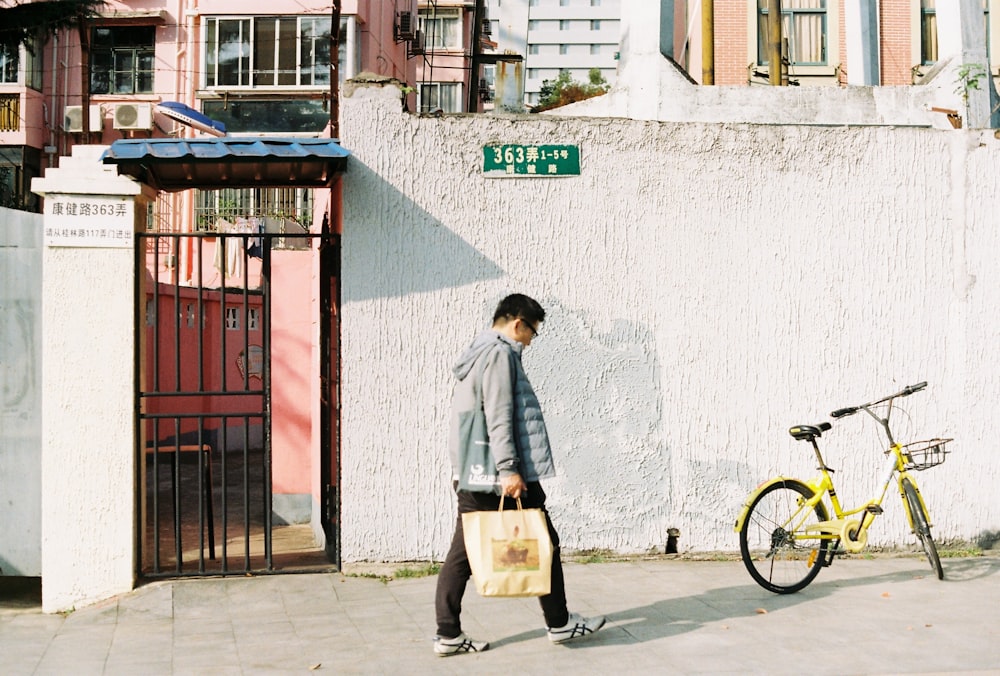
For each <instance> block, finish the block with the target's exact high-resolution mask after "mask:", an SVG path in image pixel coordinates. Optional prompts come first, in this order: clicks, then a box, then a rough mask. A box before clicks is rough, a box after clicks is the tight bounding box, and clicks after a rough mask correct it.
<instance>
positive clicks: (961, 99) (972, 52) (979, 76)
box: [937, 0, 997, 129]
mask: <svg viewBox="0 0 1000 676" xmlns="http://www.w3.org/2000/svg"><path fill="white" fill-rule="evenodd" d="M937 32H938V61H939V62H946V61H950V63H949V66H948V72H947V73H946V74H945V77H946V78H947V80H949V81H950V82H944V83H943V87H944V86H947V85H948V84H951V86H952V90H953V91H952V96H953V97H954V103H953V105H954V106H955V108H957V109H958V110H959V114H960V115H962V118H963V125H962V126H963V127H965V128H967V129H982V128H985V127H991V126H995V125H994V124H993V123H991V118H994V116H993V115H992V114H991V109H992V106H991V101H993V102H994V103H993V105H996V104H995V101H996V99H997V94H996V88H995V87H994V86H993V78H992V77H991V76H990V64H989V60H988V59H987V56H986V24H985V21H984V19H983V6H982V1H981V0H950V1H949V2H939V3H937ZM939 77H940V76H939ZM955 90H957V93H956V91H955ZM994 119H995V118H994Z"/></svg>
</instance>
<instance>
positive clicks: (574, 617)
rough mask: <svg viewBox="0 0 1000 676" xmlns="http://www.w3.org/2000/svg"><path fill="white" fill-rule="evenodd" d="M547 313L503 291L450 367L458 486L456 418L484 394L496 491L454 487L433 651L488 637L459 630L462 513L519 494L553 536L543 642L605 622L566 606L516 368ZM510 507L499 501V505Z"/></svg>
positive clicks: (540, 451) (535, 431) (540, 443)
mask: <svg viewBox="0 0 1000 676" xmlns="http://www.w3.org/2000/svg"><path fill="white" fill-rule="evenodd" d="M544 320H545V310H544V309H543V308H542V306H541V305H539V304H538V302H537V301H535V300H534V299H532V298H529V297H528V296H525V295H522V294H513V295H510V296H507V297H506V298H504V299H503V300H502V301H500V304H499V305H498V306H497V309H496V312H495V313H494V314H493V326H492V327H491V328H489V329H486V330H485V331H483V332H482V333H480V334H479V335H478V336H476V338H475V339H474V340H473V341H472V344H471V345H470V346H469V347H467V348H466V349H465V351H464V352H463V353H462V354H461V356H460V357H459V359H458V363H457V364H456V365H455V367H454V368H453V373H454V374H455V377H456V378H457V379H458V382H457V383H456V384H455V390H454V394H453V396H452V409H451V437H450V444H449V445H450V454H451V466H452V476H453V477H454V478H455V481H454V484H455V488H456V490H457V489H458V482H457V477H458V474H459V468H460V467H461V458H460V457H459V453H460V443H459V438H458V437H459V434H458V430H459V421H460V419H461V418H462V415H463V413H464V414H469V413H470V412H471V411H472V409H473V408H474V406H475V405H476V402H477V399H478V398H477V396H476V395H477V392H479V391H481V392H482V402H483V411H484V413H485V415H486V427H487V429H488V431H489V439H490V451H491V452H492V453H493V458H494V460H495V461H496V471H497V475H498V476H499V482H500V486H499V488H500V495H497V494H496V493H493V492H490V493H480V492H473V491H465V490H457V495H458V519H457V522H456V525H455V535H454V537H453V538H452V541H451V548H450V549H449V551H448V555H447V557H446V558H445V561H444V564H443V565H442V566H441V572H440V573H439V575H438V582H437V594H436V598H435V607H436V612H437V637H436V638H435V640H434V652H435V653H437V654H438V655H441V656H448V655H457V654H459V653H466V652H482V651H484V650H487V649H488V648H489V647H490V644H489V643H487V642H486V641H478V640H475V639H472V638H470V637H469V636H467V635H466V634H465V633H464V632H463V631H462V625H461V620H460V617H459V616H460V614H461V612H462V596H463V595H464V594H465V587H466V583H467V582H468V580H469V577H470V576H471V574H472V571H471V568H470V567H469V558H468V556H467V554H466V551H465V537H464V533H463V531H462V514H464V513H466V512H474V511H488V510H493V511H495V510H496V509H497V508H498V507H499V506H500V500H502V499H504V500H507V502H508V503H510V505H509V506H511V507H516V506H515V505H514V504H513V498H521V504H522V506H523V507H524V508H526V509H531V508H537V509H541V510H542V513H543V514H545V520H546V523H547V524H548V529H549V536H550V537H551V538H552V548H553V552H552V586H551V591H550V593H549V594H547V595H545V596H542V597H539V602H540V603H541V606H542V614H543V615H544V617H545V625H546V627H547V630H548V637H549V640H550V641H552V642H553V643H562V642H563V641H568V640H569V639H573V638H577V637H579V636H585V635H587V634H592V633H593V632H595V631H597V630H599V629H600V628H601V627H603V626H604V618H603V617H594V618H584V617H581V616H580V615H578V614H577V613H571V612H569V611H568V609H567V607H566V590H565V586H564V583H563V570H562V561H561V560H560V557H559V536H558V534H557V533H556V531H555V528H553V526H552V520H551V519H550V518H549V513H548V511H546V509H545V492H544V491H543V490H542V485H541V483H540V480H541V479H545V478H548V477H551V476H555V466H554V464H553V462H552V449H551V448H550V446H549V437H548V432H547V431H546V429H545V420H544V419H543V418H542V409H541V406H540V405H539V403H538V398H537V397H536V396H535V392H534V390H533V389H532V387H531V383H530V382H528V377H527V376H526V375H525V373H524V369H523V368H522V366H521V351H522V350H523V349H524V348H525V347H528V346H529V345H531V341H532V340H533V339H534V338H535V337H536V336H537V335H538V332H539V330H540V329H541V324H542V321H544ZM507 506H508V505H506V504H505V508H506V507H507Z"/></svg>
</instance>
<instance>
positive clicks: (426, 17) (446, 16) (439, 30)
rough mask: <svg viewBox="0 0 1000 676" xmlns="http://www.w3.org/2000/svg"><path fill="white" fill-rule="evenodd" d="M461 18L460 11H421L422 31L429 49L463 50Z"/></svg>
mask: <svg viewBox="0 0 1000 676" xmlns="http://www.w3.org/2000/svg"><path fill="white" fill-rule="evenodd" d="M461 18H462V17H461V14H459V11H458V10H439V9H423V10H420V19H419V21H420V30H421V31H422V32H423V34H424V45H425V46H426V47H427V49H461V48H462V24H461Z"/></svg>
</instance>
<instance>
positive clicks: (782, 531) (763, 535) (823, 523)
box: [736, 382, 951, 594]
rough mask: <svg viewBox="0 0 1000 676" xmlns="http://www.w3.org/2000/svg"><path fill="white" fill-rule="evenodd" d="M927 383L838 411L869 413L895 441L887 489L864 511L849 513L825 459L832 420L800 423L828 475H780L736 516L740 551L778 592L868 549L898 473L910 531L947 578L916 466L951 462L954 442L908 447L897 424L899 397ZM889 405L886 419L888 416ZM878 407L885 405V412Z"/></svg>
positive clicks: (796, 432) (801, 436) (799, 433)
mask: <svg viewBox="0 0 1000 676" xmlns="http://www.w3.org/2000/svg"><path fill="white" fill-rule="evenodd" d="M925 387H927V383H926V382H923V383H918V384H916V385H910V386H908V387H905V388H904V389H903V390H901V391H900V392H897V393H895V394H891V395H889V396H888V397H883V398H881V399H879V400H877V401H873V402H870V403H868V404H862V405H860V406H850V407H847V408H841V409H837V410H836V411H834V412H833V413H831V414H830V416H831V417H833V418H843V417H845V416H849V415H852V414H854V413H857V412H858V411H864V412H865V413H867V414H868V415H870V416H871V417H872V418H874V419H875V420H876V421H877V422H878V423H879V424H880V425H881V426H882V429H883V430H885V434H886V437H887V438H888V440H889V448H888V450H886V451H885V455H886V456H887V458H886V462H885V466H884V472H885V475H884V476H885V480H884V481H883V482H882V489H881V493H880V495H879V496H878V497H877V498H876V499H873V500H869V501H868V502H867V503H865V504H863V505H861V506H860V507H858V508H857V509H850V510H845V509H844V508H843V507H841V504H840V499H839V498H838V497H837V491H836V489H835V488H834V485H833V472H834V470H832V469H830V467H828V466H827V464H826V462H824V461H823V456H822V454H821V453H820V451H819V445H818V444H817V443H816V440H817V439H818V438H819V437H820V436H822V434H823V432H826V431H828V430H830V429H832V425H831V424H830V423H828V422H823V423H820V424H818V425H797V426H795V427H792V428H791V429H790V430H789V431H788V432H789V434H791V435H792V437H794V438H795V439H798V440H801V441H808V442H809V443H810V444H812V448H813V451H814V452H815V454H816V460H817V461H818V462H819V471H820V475H819V476H818V477H816V478H815V479H812V480H810V481H800V480H798V479H792V478H788V477H784V476H779V477H775V478H774V479H770V480H769V481H766V482H764V483H763V484H761V485H760V486H758V487H757V489H756V490H755V491H754V492H753V493H751V494H750V496H749V497H748V498H747V500H746V502H745V503H744V504H743V508H742V510H741V511H740V515H739V518H737V520H736V531H737V532H738V533H739V534H740V554H741V555H742V557H743V563H744V564H745V565H746V567H747V570H748V571H749V572H750V575H751V576H752V577H753V579H754V580H756V581H757V583H758V584H759V585H760V586H762V587H763V588H764V589H767V590H768V591H772V592H775V593H777V594H791V593H792V592H797V591H799V590H800V589H803V588H804V587H806V585H808V584H809V583H810V582H812V581H813V579H815V577H816V575H818V574H819V571H820V569H821V568H822V567H824V566H829V565H830V564H831V563H832V562H833V558H834V556H836V555H838V554H844V553H857V552H860V551H861V550H863V549H864V548H865V546H866V545H867V544H868V528H869V527H870V526H871V525H872V523H873V522H874V521H875V518H876V517H877V516H878V515H879V514H882V501H883V500H884V499H885V496H886V493H887V492H888V489H889V485H890V484H891V483H892V480H893V478H895V479H896V484H897V486H898V488H899V494H900V497H901V498H902V500H903V507H904V508H905V509H906V515H907V518H908V519H909V523H910V528H911V529H912V530H913V532H914V533H915V534H916V536H917V538H918V539H919V540H920V543H921V545H922V546H923V549H924V552H925V553H926V554H927V559H928V560H929V561H930V564H931V568H932V569H933V570H934V571H935V573H937V577H938V579H943V578H944V570H943V569H942V568H941V561H940V559H939V558H938V553H937V548H936V547H935V546H934V539H933V538H932V537H931V522H930V518H929V517H928V515H927V506H926V505H925V504H924V500H923V498H922V497H921V495H920V490H919V489H918V488H917V482H916V481H915V480H914V478H913V476H912V475H911V474H910V470H923V469H927V468H928V467H934V466H935V465H940V464H941V463H942V462H944V460H945V456H946V455H947V454H948V453H949V452H950V451H948V450H946V449H945V445H946V444H947V443H948V442H949V441H951V439H931V440H929V441H919V442H914V443H911V444H907V445H905V446H901V445H900V444H899V443H897V442H896V440H895V439H894V438H893V436H892V430H891V429H890V428H889V417H890V416H891V414H892V406H893V402H894V401H895V400H896V399H897V398H899V397H906V396H909V395H911V394H913V393H914V392H919V391H920V390H922V389H924V388H925ZM883 405H884V408H885V414H884V417H883V416H882V415H880V411H881V410H882V406H883ZM875 407H879V412H877V411H876V410H875ZM824 498H826V500H824ZM827 502H829V505H830V506H831V507H832V508H833V515H834V518H832V519H831V518H830V517H829V516H828V514H829V512H828V510H827Z"/></svg>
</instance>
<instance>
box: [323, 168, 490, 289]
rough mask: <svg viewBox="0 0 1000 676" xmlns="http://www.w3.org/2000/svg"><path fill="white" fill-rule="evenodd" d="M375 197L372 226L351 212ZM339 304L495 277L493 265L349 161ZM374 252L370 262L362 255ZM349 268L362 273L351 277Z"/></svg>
mask: <svg viewBox="0 0 1000 676" xmlns="http://www.w3.org/2000/svg"><path fill="white" fill-rule="evenodd" d="M373 198H374V199H379V200H380V202H381V204H380V207H379V209H377V210H373V209H372V207H371V206H368V207H366V208H365V211H366V212H367V213H376V214H377V218H376V219H375V220H374V221H373V222H364V220H363V219H361V218H358V217H357V216H356V215H353V214H352V213H351V212H352V210H353V208H352V206H351V205H352V203H354V204H357V202H358V200H363V199H373ZM344 211H345V216H344V222H345V223H346V224H348V225H345V232H344V253H343V265H344V270H343V279H344V285H343V301H344V302H356V301H364V300H371V299H374V298H394V297H402V296H407V295H410V294H413V293H421V292H425V291H436V290H439V289H446V288H457V287H460V286H465V285H467V284H471V283H474V282H482V281H486V280H490V279H499V278H501V277H503V276H504V275H505V274H506V273H505V271H504V270H502V269H501V268H500V267H499V266H498V265H497V264H496V263H495V262H493V261H492V260H490V259H489V258H487V257H486V256H484V255H483V254H481V253H480V252H479V251H477V250H476V249H475V248H474V247H473V246H472V245H470V244H469V243H468V242H466V241H465V240H463V239H462V238H461V237H459V236H458V235H456V234H455V233H454V232H452V231H451V230H450V229H448V228H447V227H445V226H443V225H442V224H441V222H440V221H439V220H437V219H436V218H435V217H434V216H432V215H431V214H429V213H427V212H426V211H424V210H423V209H422V208H421V207H419V206H417V204H416V203H415V202H413V200H411V199H410V198H409V197H407V196H406V195H404V194H402V193H401V192H399V191H398V190H396V188H394V187H393V186H392V185H390V184H389V183H388V182H386V181H385V180H384V179H383V178H381V177H380V176H378V175H377V174H376V173H375V172H373V171H372V170H371V169H369V168H368V167H367V166H365V165H364V164H362V163H361V162H360V161H353V160H352V163H351V169H350V172H349V174H348V175H347V183H346V184H345V186H344ZM367 251H379V252H381V254H382V255H380V256H379V257H378V258H377V259H375V260H361V259H359V256H360V255H361V254H362V252H367ZM352 268H353V269H354V270H365V273H364V274H356V273H355V272H352Z"/></svg>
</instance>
